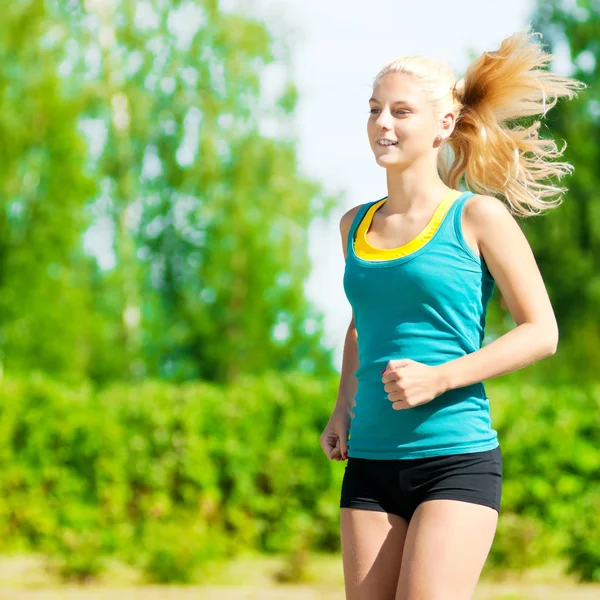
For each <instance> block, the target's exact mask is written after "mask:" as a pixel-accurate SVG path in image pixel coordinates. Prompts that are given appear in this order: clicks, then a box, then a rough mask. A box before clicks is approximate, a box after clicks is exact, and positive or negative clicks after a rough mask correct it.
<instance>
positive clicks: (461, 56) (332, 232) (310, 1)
mask: <svg viewBox="0 0 600 600" xmlns="http://www.w3.org/2000/svg"><path fill="white" fill-rule="evenodd" d="M222 4H224V5H229V7H230V8H232V9H233V8H234V7H235V9H236V10H241V11H242V12H244V13H246V14H248V15H250V16H252V17H253V18H255V19H260V20H264V22H265V23H266V25H267V26H268V28H269V30H270V31H271V32H272V33H273V34H274V35H275V36H276V37H277V38H278V39H282V40H283V41H284V42H285V43H286V45H287V46H288V48H289V50H290V55H291V64H292V77H293V81H294V83H295V84H296V85H297V86H298V89H299V94H300V99H299V102H298V105H297V108H296V112H295V134H296V136H297V139H298V142H299V145H298V158H299V164H300V168H301V171H302V172H303V174H305V175H306V176H308V177H310V178H312V179H316V180H318V181H319V182H321V184H322V185H323V187H324V189H325V190H326V191H327V192H329V193H333V194H337V193H341V194H342V195H341V199H340V202H339V204H338V206H337V207H336V209H335V210H333V211H332V212H331V213H330V216H329V219H328V220H327V221H322V220H315V221H314V222H313V224H312V225H311V228H310V230H309V254H310V258H311V261H312V271H311V275H310V277H309V279H308V281H307V283H306V286H305V293H306V294H307V296H308V298H309V299H310V300H311V301H312V302H313V303H314V304H315V305H316V306H317V307H318V308H319V310H320V311H321V312H322V313H323V314H324V325H325V336H324V343H326V344H327V345H328V346H329V347H332V348H334V362H335V366H336V368H337V369H338V370H341V364H342V352H343V345H344V338H345V335H346V330H347V328H348V324H349V323H350V319H351V316H352V312H351V307H350V304H349V303H348V300H347V299H346V296H345V294H344V290H343V285H342V277H343V271H344V258H343V251H342V244H341V237H340V232H339V221H340V218H341V216H342V215H343V214H344V212H346V211H347V210H349V209H350V208H352V207H353V206H357V205H358V204H364V203H365V202H370V201H372V200H376V199H379V198H383V197H384V196H386V194H387V190H386V182H385V170H384V169H382V168H381V167H379V166H378V165H377V164H376V163H375V159H374V158H373V154H372V152H371V149H370V147H369V143H368V140H367V135H366V123H367V115H368V108H369V106H368V98H369V97H370V95H371V94H370V93H371V90H372V87H371V84H372V81H373V78H374V77H375V75H376V74H377V72H378V71H379V69H380V68H381V67H383V65H384V64H385V63H386V62H388V61H390V60H392V59H394V58H397V57H399V56H403V55H409V54H423V55H427V56H430V57H433V58H438V59H442V60H445V61H446V62H448V63H449V64H450V66H451V67H452V68H453V69H454V72H455V74H456V75H457V77H461V76H462V75H464V71H465V70H466V68H467V66H468V64H469V62H470V56H471V52H474V53H475V55H476V56H478V55H479V54H481V53H482V52H484V51H486V50H496V49H497V48H498V47H499V45H500V43H501V42H502V40H503V39H504V38H505V37H507V36H509V35H511V34H512V33H514V32H515V31H519V30H521V29H524V28H525V27H527V25H528V23H529V19H530V17H531V14H532V11H533V8H534V1H533V0H504V1H503V2H491V1H489V0H455V1H454V2H451V3H450V2H441V1H440V0H432V1H422V2H404V1H402V0H374V1H368V2H365V1H361V0H353V1H351V0H239V1H238V2H236V1H235V0H222ZM555 66H556V65H555ZM557 70H559V69H558V68H557ZM271 79H272V81H269V82H267V83H266V84H265V85H266V87H269V86H273V88H275V87H276V86H277V75H276V74H274V75H273V77H272V78H271ZM267 91H268V90H267Z"/></svg>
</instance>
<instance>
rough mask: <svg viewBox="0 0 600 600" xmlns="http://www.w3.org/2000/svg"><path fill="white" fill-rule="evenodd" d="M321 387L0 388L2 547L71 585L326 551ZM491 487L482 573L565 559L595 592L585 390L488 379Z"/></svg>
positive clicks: (598, 465)
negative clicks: (48, 564) (113, 573)
mask: <svg viewBox="0 0 600 600" xmlns="http://www.w3.org/2000/svg"><path fill="white" fill-rule="evenodd" d="M337 383H338V381H337V377H336V376H331V377H329V378H314V377H311V376H308V375H306V374H301V373H291V372H290V373H284V374H279V373H275V372H269V373H267V374H266V375H264V376H257V377H251V376H241V377H239V378H238V379H237V380H236V382H234V383H232V384H230V385H227V386H220V385H215V384H208V383H191V382H190V383H186V384H180V385H173V384H169V383H166V382H158V381H147V382H144V383H142V384H138V385H125V384H118V385H116V384H115V385H112V386H110V387H108V388H106V389H101V390H96V389H95V388H94V387H92V386H90V385H80V386H78V387H75V386H67V385H66V384H64V383H57V382H55V381H53V380H51V379H49V378H48V377H46V376H44V375H42V374H32V375H30V376H28V377H21V378H13V377H9V378H7V379H5V381H4V385H3V386H2V388H1V390H0V407H1V413H0V540H1V544H2V547H1V548H0V550H2V551H13V550H18V549H20V550H33V549H35V550H36V551H41V552H45V553H47V554H48V555H49V556H53V557H58V559H60V560H62V561H63V573H64V574H65V576H70V577H71V578H80V579H81V578H84V577H90V576H93V575H94V574H96V573H97V572H98V569H100V568H101V564H102V563H101V562H99V561H100V558H101V557H102V556H116V557H118V558H120V559H122V560H125V561H127V562H129V563H130V564H132V565H134V566H137V567H139V568H141V569H143V570H144V571H145V572H146V573H147V574H148V577H149V578H150V579H153V580H155V581H160V582H166V581H181V582H186V581H192V580H196V579H198V578H201V573H202V565H203V563H205V562H206V561H208V560H210V559H213V558H217V557H228V556H233V555H234V554H237V553H239V552H242V551H244V550H249V549H252V550H256V551H262V552H284V553H286V554H288V555H289V556H290V561H289V565H288V567H287V568H286V570H285V572H283V571H282V572H281V573H280V574H279V576H280V577H281V578H282V579H290V578H298V577H301V574H302V570H303V568H304V567H303V565H304V560H303V556H304V554H305V553H306V552H307V551H308V550H312V549H318V550H322V551H339V508H338V507H339V493H340V492H339V490H340V488H341V480H342V477H343V469H344V465H343V464H340V463H336V462H335V461H333V462H330V461H328V460H327V458H326V457H325V455H324V454H323V452H322V450H321V448H320V445H319V443H318V439H319V436H320V434H321V431H322V430H323V427H324V426H325V424H326V422H327V420H328V419H329V406H328V405H329V404H330V400H331V398H334V397H335V394H336V391H337ZM487 389H488V394H489V397H490V398H491V402H492V416H493V419H494V423H495V428H496V430H497V431H498V436H499V439H500V441H501V449H502V453H503V468H504V484H503V495H502V504H501V511H502V517H503V518H501V519H500V523H499V527H498V533H497V536H496V539H495V541H494V545H493V547H492V550H491V554H490V560H489V562H490V567H492V568H499V569H507V568H519V569H523V568H526V567H528V566H534V565H536V564H540V563H542V562H545V561H548V560H549V559H552V558H553V557H557V558H566V559H567V560H569V561H570V563H569V564H570V568H571V570H572V571H573V572H574V573H576V574H577V575H578V576H579V577H581V578H582V579H583V580H585V579H587V580H596V581H598V580H599V578H598V572H599V571H598V567H599V564H598V554H597V544H596V542H597V540H598V537H599V535H600V523H599V522H598V520H597V518H596V517H597V512H592V510H595V509H594V507H596V506H597V502H598V494H599V491H600V490H599V488H598V482H599V481H600V428H599V426H598V414H599V408H600V406H599V405H600V386H598V384H590V385H588V386H585V387H583V386H581V387H580V386H573V385H565V386H547V387H543V386H535V387H534V386H532V385H530V384H516V383H513V384H510V385H508V384H506V383H496V382H489V383H488V386H487Z"/></svg>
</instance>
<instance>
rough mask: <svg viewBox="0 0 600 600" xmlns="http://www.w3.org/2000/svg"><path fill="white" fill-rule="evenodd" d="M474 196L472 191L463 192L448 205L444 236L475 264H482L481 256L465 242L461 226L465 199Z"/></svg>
mask: <svg viewBox="0 0 600 600" xmlns="http://www.w3.org/2000/svg"><path fill="white" fill-rule="evenodd" d="M473 196H475V194H474V193H473V192H468V191H467V192H464V193H463V194H462V195H461V196H460V197H459V198H457V199H456V200H455V202H454V203H453V205H452V206H451V207H450V212H451V213H452V214H449V215H448V217H449V219H448V220H449V221H450V222H449V223H448V225H449V227H447V228H446V234H445V235H446V237H447V238H448V237H449V238H450V239H451V240H452V243H453V244H457V245H458V246H459V247H460V248H461V249H462V250H463V251H464V253H466V255H467V258H468V259H471V260H474V261H475V262H476V263H477V264H479V265H483V263H484V261H483V259H482V257H481V256H479V255H478V254H476V253H475V252H474V251H473V249H472V248H471V246H469V244H468V243H467V240H466V238H465V236H464V233H463V227H462V214H463V210H464V207H465V204H466V203H467V200H468V199H469V198H471V197H473ZM464 253H463V256H464Z"/></svg>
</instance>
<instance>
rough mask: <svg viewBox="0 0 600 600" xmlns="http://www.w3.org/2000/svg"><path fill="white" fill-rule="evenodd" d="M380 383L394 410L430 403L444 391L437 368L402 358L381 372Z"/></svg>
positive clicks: (442, 381)
mask: <svg viewBox="0 0 600 600" xmlns="http://www.w3.org/2000/svg"><path fill="white" fill-rule="evenodd" d="M382 374H383V377H382V378H381V381H382V382H383V383H384V384H385V386H384V388H383V389H384V390H385V391H386V392H388V400H389V401H390V402H393V404H392V408H393V409H394V410H404V409H405V408H412V407H413V406H418V405H419V404H425V403H427V402H431V400H433V399H434V398H436V397H437V396H439V395H440V394H443V393H444V392H445V391H446V388H445V385H444V380H443V377H442V373H441V371H440V369H439V368H438V367H432V366H429V365H425V364H423V363H420V362H416V361H414V360H411V359H410V358H403V359H401V360H390V361H389V362H388V365H387V367H386V368H385V370H384V371H382Z"/></svg>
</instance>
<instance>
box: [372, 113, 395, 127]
mask: <svg viewBox="0 0 600 600" xmlns="http://www.w3.org/2000/svg"><path fill="white" fill-rule="evenodd" d="M391 117H392V114H391V113H390V111H389V110H387V109H383V110H382V111H381V112H380V113H379V118H378V119H377V120H376V121H375V122H376V123H377V126H378V127H381V129H388V130H389V129H391V125H390V121H391Z"/></svg>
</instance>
